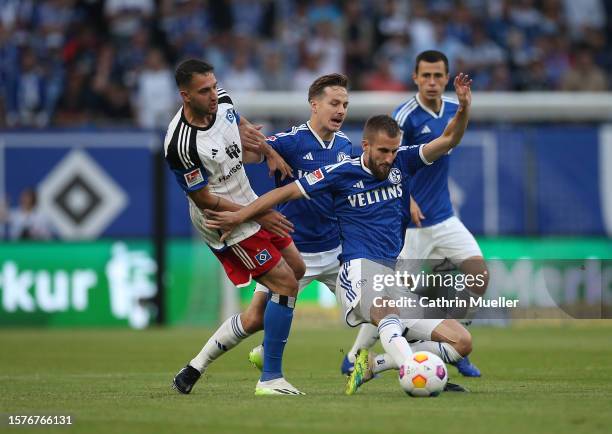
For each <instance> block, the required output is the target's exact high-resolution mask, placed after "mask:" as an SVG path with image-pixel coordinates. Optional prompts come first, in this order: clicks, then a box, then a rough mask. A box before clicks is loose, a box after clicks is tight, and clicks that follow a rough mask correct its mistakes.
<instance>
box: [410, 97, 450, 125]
mask: <svg viewBox="0 0 612 434" xmlns="http://www.w3.org/2000/svg"><path fill="white" fill-rule="evenodd" d="M415 98H416V102H417V104H418V105H419V106H421V108H422V109H423V110H425V111H426V112H427V113H429V114H430V115H431V116H432V117H433V118H434V119H439V118H441V117H442V116H443V115H444V99H442V105H441V106H440V113H438V114H436V113H435V112H434V111H433V110H430V109H429V108H428V107H426V106H425V104H423V103H422V102H421V98H419V94H418V93H417V94H416V97H415Z"/></svg>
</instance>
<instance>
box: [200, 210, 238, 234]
mask: <svg viewBox="0 0 612 434" xmlns="http://www.w3.org/2000/svg"><path fill="white" fill-rule="evenodd" d="M204 215H205V216H206V221H205V222H204V226H206V227H207V228H208V229H217V230H220V231H222V232H223V234H222V235H221V241H224V240H225V239H226V238H227V237H229V236H230V234H231V233H232V231H233V230H234V228H235V227H236V226H238V225H239V224H240V223H242V221H241V220H240V216H239V215H238V212H237V211H212V210H209V209H207V210H204Z"/></svg>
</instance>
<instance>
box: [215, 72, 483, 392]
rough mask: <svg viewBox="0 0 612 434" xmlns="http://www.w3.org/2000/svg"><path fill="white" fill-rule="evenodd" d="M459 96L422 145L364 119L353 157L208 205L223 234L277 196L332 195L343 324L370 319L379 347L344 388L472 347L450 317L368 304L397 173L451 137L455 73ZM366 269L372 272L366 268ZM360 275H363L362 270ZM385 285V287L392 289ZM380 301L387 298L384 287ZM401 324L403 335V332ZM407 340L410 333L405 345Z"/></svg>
mask: <svg viewBox="0 0 612 434" xmlns="http://www.w3.org/2000/svg"><path fill="white" fill-rule="evenodd" d="M454 85H455V91H456V93H457V97H458V99H459V107H458V109H457V113H456V115H455V116H454V117H453V119H452V120H451V121H450V122H449V124H448V125H447V127H446V129H445V130H444V133H443V134H442V135H441V136H440V137H438V138H436V139H434V140H432V141H431V142H429V143H426V144H423V145H413V146H400V141H401V137H402V134H401V130H400V128H399V126H398V124H397V122H396V121H395V120H394V119H393V118H391V117H390V116H387V115H378V116H373V117H371V118H370V119H368V121H367V123H366V125H365V128H364V133H363V140H362V146H363V153H362V154H361V156H359V157H356V158H349V159H345V160H343V161H341V162H339V163H336V164H331V165H328V166H325V167H322V168H319V169H317V170H315V171H313V172H310V173H308V174H307V175H306V176H304V177H302V178H300V179H298V180H297V181H295V182H292V183H290V184H287V185H285V186H283V187H281V188H277V189H275V190H272V191H270V192H268V193H266V194H265V195H263V196H261V197H260V198H258V199H257V200H256V201H254V202H252V203H251V204H249V205H248V206H246V207H244V208H242V209H241V210H239V211H236V212H227V211H223V212H215V211H212V212H209V213H208V219H207V222H206V225H207V227H209V228H210V229H216V230H223V231H224V235H223V237H226V236H228V235H229V234H230V233H231V231H232V230H233V229H234V228H235V227H236V226H237V225H239V224H241V223H242V222H244V221H248V220H249V219H251V218H253V216H255V215H257V214H258V213H260V212H261V211H263V210H267V209H269V208H271V207H273V206H275V205H277V204H279V203H283V202H286V201H288V200H295V199H302V198H306V199H311V198H314V197H316V196H318V195H321V194H330V193H331V196H332V203H333V210H334V213H335V215H336V217H337V219H338V224H339V227H340V235H341V240H342V253H341V255H340V262H341V265H340V273H339V274H338V278H337V284H336V287H337V297H338V299H339V300H340V302H341V304H342V307H343V309H344V313H345V320H346V322H347V324H348V325H350V326H357V325H359V324H362V323H371V324H373V325H375V326H377V328H378V333H379V335H380V339H381V344H382V346H383V348H384V350H385V352H386V353H385V354H381V355H378V356H375V357H374V356H373V354H371V353H369V351H368V350H367V349H365V350H363V351H361V352H360V353H359V355H358V357H357V360H356V362H355V368H354V370H353V372H352V374H351V376H350V377H349V381H348V383H347V389H346V393H347V394H352V393H354V392H355V391H356V390H357V389H358V387H359V386H361V385H362V384H363V383H365V382H366V381H368V380H369V379H370V378H372V377H373V376H374V375H375V374H376V373H377V372H381V371H383V370H387V369H392V368H395V369H397V368H398V367H399V366H400V365H401V364H402V363H403V362H404V361H405V360H406V359H407V358H408V357H409V356H410V355H411V354H412V351H413V350H414V351H430V352H432V353H434V354H437V355H439V356H440V357H442V359H443V360H444V361H445V362H447V363H450V362H454V361H456V360H459V359H461V358H463V357H465V356H467V355H468V354H469V353H470V351H471V347H472V341H471V335H470V333H469V332H468V331H467V330H466V329H465V328H464V327H463V326H462V325H461V324H460V323H459V322H457V321H456V320H454V319H425V318H419V317H414V316H411V317H407V316H405V315H403V316H402V317H401V319H400V313H401V312H400V309H399V308H397V307H395V306H393V304H392V303H386V302H385V303H382V304H381V303H376V302H375V301H374V300H375V298H376V296H377V295H379V294H380V293H379V292H378V291H377V290H376V289H375V288H374V287H373V285H372V283H373V279H372V278H371V277H372V276H373V277H374V278H375V277H376V274H380V273H384V274H392V273H393V270H394V267H395V263H396V261H397V257H398V255H399V253H400V250H401V248H402V245H403V237H404V233H403V229H404V227H405V225H404V224H403V220H405V219H404V216H403V214H402V207H403V204H404V201H403V200H402V197H403V196H404V195H407V194H409V192H408V191H404V190H405V186H406V185H407V184H404V183H403V181H402V180H403V179H404V178H406V177H407V178H410V177H412V176H414V175H415V174H416V173H417V172H418V171H419V170H420V169H422V168H424V167H426V166H428V165H431V164H432V163H433V162H434V161H435V160H437V159H438V158H440V157H441V156H443V155H446V154H447V153H448V152H449V151H450V150H452V149H453V148H454V147H455V146H456V145H457V144H459V142H460V140H461V138H462V137H463V134H464V132H465V129H466V127H467V123H468V118H469V108H470V104H471V90H470V85H471V80H469V78H468V77H467V76H464V75H463V74H459V76H457V77H456V78H455V80H454ZM372 270H374V271H375V272H376V273H375V274H367V273H368V272H371V271H372ZM364 276H365V277H366V278H365V279H364V278H363V277H364ZM392 290H393V288H392ZM383 300H389V297H387V293H385V297H383ZM406 328H407V329H408V333H407V334H406V336H404V335H403V332H404V330H405V329H406ZM407 339H417V340H420V341H421V342H417V343H416V344H415V345H414V346H413V347H412V349H411V347H410V345H409V344H408V341H407Z"/></svg>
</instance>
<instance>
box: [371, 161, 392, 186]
mask: <svg viewBox="0 0 612 434" xmlns="http://www.w3.org/2000/svg"><path fill="white" fill-rule="evenodd" d="M368 167H369V168H370V170H371V171H372V174H373V175H374V177H375V178H376V179H378V180H379V181H384V180H385V179H387V177H388V176H389V172H390V171H391V166H389V165H387V164H376V161H374V159H372V157H368Z"/></svg>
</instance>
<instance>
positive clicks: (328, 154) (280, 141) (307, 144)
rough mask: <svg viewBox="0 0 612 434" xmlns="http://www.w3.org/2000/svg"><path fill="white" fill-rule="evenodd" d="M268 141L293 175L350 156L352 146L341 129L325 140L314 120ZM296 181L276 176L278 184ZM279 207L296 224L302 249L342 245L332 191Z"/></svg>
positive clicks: (313, 250)
mask: <svg viewBox="0 0 612 434" xmlns="http://www.w3.org/2000/svg"><path fill="white" fill-rule="evenodd" d="M267 142H268V144H269V145H270V146H271V147H272V148H274V149H275V150H276V152H278V153H279V154H280V155H281V157H283V159H284V160H285V161H286V162H287V164H289V165H290V166H291V167H292V168H293V174H294V175H295V176H297V177H298V178H302V177H303V176H304V175H306V174H308V173H310V172H312V171H314V170H316V169H318V168H320V167H323V166H327V165H330V164H335V163H338V162H340V161H342V160H344V159H345V158H349V157H350V155H351V147H352V145H351V142H350V140H349V139H348V137H346V136H345V135H344V133H342V132H341V131H338V132H336V133H334V136H333V138H332V139H331V140H330V141H329V142H324V141H323V140H321V138H320V137H319V136H318V135H317V133H315V132H314V131H313V130H312V129H311V128H310V122H306V123H305V124H302V125H300V126H299V127H293V128H291V129H290V130H288V131H286V132H284V133H278V134H275V135H273V136H270V137H268V138H267ZM293 181H294V180H293V179H289V178H285V180H284V181H281V180H280V176H279V175H278V174H277V175H276V186H277V187H281V186H283V185H286V184H288V183H290V182H293ZM278 210H279V211H280V212H281V213H283V214H284V215H285V216H286V217H287V218H288V219H289V220H290V221H291V222H292V223H293V224H294V225H295V232H293V234H291V236H292V237H293V241H294V242H295V245H296V247H297V248H298V250H299V251H300V252H305V253H317V252H326V251H329V250H333V249H335V248H336V247H338V246H339V245H340V230H339V229H338V219H337V218H336V215H335V214H334V211H333V204H332V197H331V194H326V195H320V196H317V197H316V198H314V199H313V200H307V199H298V200H292V201H289V202H286V203H283V204H280V205H279V206H278Z"/></svg>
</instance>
